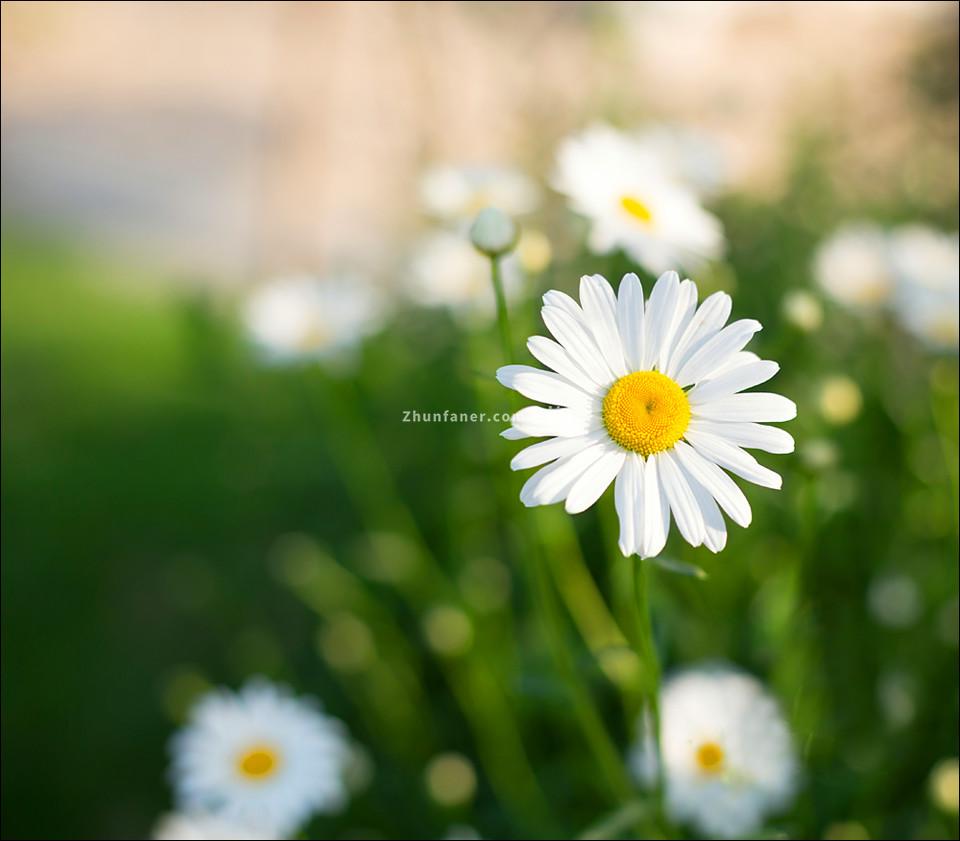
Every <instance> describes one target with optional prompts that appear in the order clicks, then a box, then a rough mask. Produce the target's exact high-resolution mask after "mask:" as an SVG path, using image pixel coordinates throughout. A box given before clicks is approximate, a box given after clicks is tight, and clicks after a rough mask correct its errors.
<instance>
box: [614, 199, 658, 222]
mask: <svg viewBox="0 0 960 841" xmlns="http://www.w3.org/2000/svg"><path fill="white" fill-rule="evenodd" d="M620 207H622V208H623V209H624V210H625V211H627V213H628V214H629V215H630V216H632V217H633V218H634V219H636V220H637V221H638V222H642V223H643V224H644V225H649V224H651V223H652V222H653V213H651V212H650V208H649V207H647V205H646V204H644V203H643V202H642V201H640V199H638V198H637V197H636V196H621V197H620Z"/></svg>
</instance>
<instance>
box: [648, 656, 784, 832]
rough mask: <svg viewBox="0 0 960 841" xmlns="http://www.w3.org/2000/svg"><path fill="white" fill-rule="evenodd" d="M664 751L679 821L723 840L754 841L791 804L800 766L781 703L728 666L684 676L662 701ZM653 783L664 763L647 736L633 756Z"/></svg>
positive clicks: (668, 794)
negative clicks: (769, 819) (749, 840)
mask: <svg viewBox="0 0 960 841" xmlns="http://www.w3.org/2000/svg"><path fill="white" fill-rule="evenodd" d="M660 708H661V726H660V752H661V756H662V759H663V779H664V794H665V805H666V809H667V812H668V813H669V815H670V817H671V819H673V820H675V821H677V822H680V823H689V824H692V825H694V826H695V827H696V828H697V829H699V830H700V831H701V832H703V833H705V834H706V835H710V836H714V837H718V838H746V837H749V833H751V832H755V831H756V830H757V829H759V828H760V826H761V825H762V823H763V821H764V819H765V818H766V817H767V815H769V814H772V813H774V812H776V811H778V810H780V809H782V808H784V807H785V806H787V805H788V803H789V802H790V800H791V798H792V797H793V793H794V791H795V789H796V781H797V762H796V757H795V754H794V749H793V744H792V741H791V738H790V731H789V730H788V729H787V725H786V723H785V722H784V720H783V716H782V715H781V713H780V709H779V707H778V706H777V703H776V702H775V701H774V700H773V699H772V698H771V697H770V696H769V695H768V694H767V692H766V691H765V690H764V688H763V686H762V685H761V684H760V683H759V681H757V680H756V679H754V678H753V677H750V676H749V675H746V674H743V673H741V672H738V671H734V670H733V669H729V668H724V667H713V668H700V669H693V670H690V671H687V672H683V673H681V674H679V675H677V676H676V677H674V678H672V679H670V680H669V681H667V683H666V684H665V685H664V687H663V691H662V693H661V699H660ZM631 765H632V767H633V770H634V773H635V774H636V776H637V777H638V778H639V779H640V780H641V781H643V782H645V783H647V784H651V783H652V782H653V781H654V779H655V777H656V770H657V759H656V754H655V752H654V751H653V749H652V746H651V744H650V742H649V740H647V739H641V740H640V742H639V743H638V744H637V746H636V747H635V749H634V751H633V755H632V757H631Z"/></svg>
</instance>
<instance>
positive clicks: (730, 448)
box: [685, 429, 783, 490]
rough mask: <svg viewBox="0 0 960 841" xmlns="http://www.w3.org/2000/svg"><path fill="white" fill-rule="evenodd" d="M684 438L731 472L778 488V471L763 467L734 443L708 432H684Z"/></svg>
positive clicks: (779, 480) (781, 481)
mask: <svg viewBox="0 0 960 841" xmlns="http://www.w3.org/2000/svg"><path fill="white" fill-rule="evenodd" d="M685 437H686V439H687V440H688V441H689V442H690V443H691V444H693V446H694V447H695V448H696V450H697V451H698V452H699V453H700V455H702V456H703V457H704V458H706V459H708V460H710V461H713V462H716V463H717V464H718V465H720V467H725V468H727V470H729V471H730V472H732V473H736V474H737V475H738V476H740V477H742V478H744V479H746V480H747V481H748V482H753V483H754V484H755V485H760V486H762V487H765V488H774V489H775V490H779V489H780V488H781V487H782V485H783V479H781V478H780V475H779V474H778V473H774V472H773V471H772V470H768V469H767V468H766V467H763V465H761V464H760V463H759V462H758V461H757V460H756V459H755V458H754V457H753V456H752V455H750V454H749V453H745V452H744V451H743V450H741V449H740V448H739V447H738V446H736V445H735V444H731V443H729V442H728V441H724V440H723V439H722V438H720V437H719V436H717V435H712V434H710V433H709V432H692V431H690V430H689V429H688V430H687V432H686V436H685Z"/></svg>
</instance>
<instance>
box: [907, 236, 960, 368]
mask: <svg viewBox="0 0 960 841" xmlns="http://www.w3.org/2000/svg"><path fill="white" fill-rule="evenodd" d="M890 240H891V244H890V253H891V261H892V263H893V271H894V275H895V278H896V289H895V292H894V299H895V302H896V310H895V311H896V314H897V315H898V316H899V318H900V320H901V321H902V322H903V325H904V326H905V327H906V328H907V329H908V330H909V331H910V332H911V333H913V334H914V335H915V336H917V337H918V338H920V339H921V340H922V341H924V342H926V343H927V344H929V345H931V346H933V347H936V348H942V349H945V350H948V349H953V350H956V348H957V343H958V331H960V324H958V319H960V248H958V238H957V234H956V232H954V233H952V234H945V233H941V232H939V231H935V230H933V229H931V228H927V227H923V226H921V225H909V226H906V227H903V228H898V229H895V230H894V231H893V232H892V234H891V236H890Z"/></svg>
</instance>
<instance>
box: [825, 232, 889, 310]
mask: <svg viewBox="0 0 960 841" xmlns="http://www.w3.org/2000/svg"><path fill="white" fill-rule="evenodd" d="M813 274H814V277H815V278H816V281H817V283H818V284H819V285H820V288H821V289H823V291H824V292H826V293H827V295H829V296H830V297H831V298H833V299H834V300H835V301H838V302H839V303H841V304H843V305H845V306H848V307H851V308H854V309H866V310H869V309H876V308H878V307H881V306H884V305H885V304H886V303H887V302H888V301H889V300H890V297H891V295H892V294H893V272H892V271H891V265H890V250H889V241H888V239H887V237H886V234H885V233H884V231H883V229H882V228H880V227H879V226H877V225H874V224H872V223H870V222H862V221H860V222H849V223H847V224H845V225H843V226H842V227H840V228H838V229H837V230H836V231H835V232H834V233H833V234H832V235H831V236H830V237H829V238H828V239H826V240H825V241H824V242H823V243H821V244H820V246H819V248H818V249H817V252H816V254H815V256H814V261H813Z"/></svg>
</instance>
